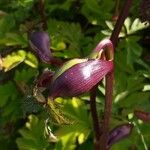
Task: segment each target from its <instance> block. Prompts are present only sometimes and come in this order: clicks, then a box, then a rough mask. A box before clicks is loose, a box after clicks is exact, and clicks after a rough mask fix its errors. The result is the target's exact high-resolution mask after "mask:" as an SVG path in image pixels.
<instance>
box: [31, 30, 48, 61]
mask: <svg viewBox="0 0 150 150" xmlns="http://www.w3.org/2000/svg"><path fill="white" fill-rule="evenodd" d="M29 44H30V46H31V48H32V50H33V51H34V52H35V53H36V54H37V55H38V57H39V58H40V59H41V61H43V62H46V63H49V62H50V61H51V51H50V38H49V35H48V33H46V32H42V31H39V32H32V33H31V34H30V35H29Z"/></svg>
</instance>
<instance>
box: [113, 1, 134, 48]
mask: <svg viewBox="0 0 150 150" xmlns="http://www.w3.org/2000/svg"><path fill="white" fill-rule="evenodd" d="M131 4H132V0H126V2H125V4H124V7H123V9H122V11H121V12H120V15H119V18H118V20H117V22H116V25H115V28H114V30H113V32H112V34H111V37H110V40H111V41H112V43H113V46H114V48H115V47H116V45H117V42H118V36H119V33H120V31H121V28H122V26H123V24H124V20H125V19H126V17H127V16H128V13H129V9H130V6H131Z"/></svg>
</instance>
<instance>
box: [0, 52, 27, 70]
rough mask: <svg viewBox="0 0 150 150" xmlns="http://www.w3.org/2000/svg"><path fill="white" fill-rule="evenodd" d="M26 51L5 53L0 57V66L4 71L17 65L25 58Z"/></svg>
mask: <svg viewBox="0 0 150 150" xmlns="http://www.w3.org/2000/svg"><path fill="white" fill-rule="evenodd" d="M25 57H26V52H25V51H23V50H19V51H18V52H13V53H12V54H9V55H7V56H6V57H5V58H2V67H3V68H4V71H5V72H6V71H9V70H11V69H12V68H14V67H16V66H18V65H19V64H20V63H22V62H23V61H24V60H25Z"/></svg>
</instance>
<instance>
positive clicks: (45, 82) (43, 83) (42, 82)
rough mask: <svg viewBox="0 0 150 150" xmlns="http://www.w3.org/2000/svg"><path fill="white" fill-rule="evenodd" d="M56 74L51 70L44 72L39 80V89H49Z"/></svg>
mask: <svg viewBox="0 0 150 150" xmlns="http://www.w3.org/2000/svg"><path fill="white" fill-rule="evenodd" d="M53 75H54V73H53V72H52V71H50V70H46V71H44V72H43V73H42V74H41V75H40V76H39V77H38V79H37V86H38V87H48V86H49V85H50V83H51V81H52V77H53Z"/></svg>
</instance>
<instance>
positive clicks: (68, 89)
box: [49, 59, 113, 99]
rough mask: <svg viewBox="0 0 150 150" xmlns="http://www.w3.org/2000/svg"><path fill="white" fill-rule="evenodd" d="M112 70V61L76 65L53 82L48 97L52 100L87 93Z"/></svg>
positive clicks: (96, 60)
mask: <svg viewBox="0 0 150 150" xmlns="http://www.w3.org/2000/svg"><path fill="white" fill-rule="evenodd" d="M112 70H113V62H112V61H106V60H99V59H95V60H88V61H86V62H82V63H79V64H76V65H74V66H72V67H71V68H69V69H68V70H66V71H65V72H64V73H62V74H61V75H60V76H59V77H58V78H57V79H56V80H54V81H53V83H52V85H51V90H50V93H49V97H51V98H53V99H54V98H56V97H59V96H61V97H69V96H77V95H80V94H82V93H85V92H88V91H89V90H90V89H92V87H93V86H95V85H96V84H97V83H98V82H99V81H100V80H101V79H102V78H104V76H105V75H106V74H107V73H108V72H111V71H112Z"/></svg>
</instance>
